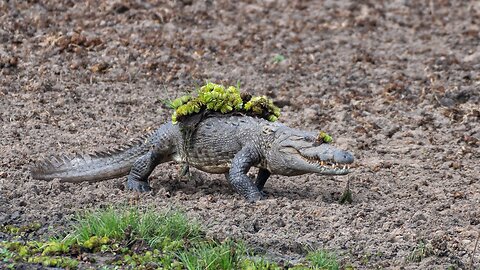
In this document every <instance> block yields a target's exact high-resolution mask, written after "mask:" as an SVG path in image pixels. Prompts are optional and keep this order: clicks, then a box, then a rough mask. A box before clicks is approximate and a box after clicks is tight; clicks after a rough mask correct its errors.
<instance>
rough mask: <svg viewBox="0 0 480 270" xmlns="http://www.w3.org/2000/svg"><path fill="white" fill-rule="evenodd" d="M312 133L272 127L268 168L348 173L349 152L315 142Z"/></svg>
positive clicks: (290, 172)
mask: <svg viewBox="0 0 480 270" xmlns="http://www.w3.org/2000/svg"><path fill="white" fill-rule="evenodd" d="M316 135H317V134H315V133H311V132H305V131H302V130H296V129H291V128H286V127H285V128H280V129H278V130H276V132H275V135H274V137H275V138H274V142H273V143H272V144H271V148H270V151H269V153H268V157H267V166H268V169H269V170H270V171H271V172H272V173H275V174H280V175H301V174H305V173H319V174H326V175H344V174H348V173H349V172H350V169H349V164H351V163H353V160H354V157H353V155H352V154H351V153H349V152H347V151H344V150H341V149H338V148H335V147H334V146H333V145H331V144H329V143H323V142H319V141H318V138H317V136H316Z"/></svg>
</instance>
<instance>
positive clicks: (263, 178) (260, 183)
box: [255, 168, 270, 191]
mask: <svg viewBox="0 0 480 270" xmlns="http://www.w3.org/2000/svg"><path fill="white" fill-rule="evenodd" d="M268 177H270V171H268V170H267V169H262V168H260V169H259V170H258V174H257V179H256V180H255V185H256V186H257V188H258V190H260V191H262V190H263V187H264V186H265V183H266V182H267V180H268Z"/></svg>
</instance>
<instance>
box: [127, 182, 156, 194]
mask: <svg viewBox="0 0 480 270" xmlns="http://www.w3.org/2000/svg"><path fill="white" fill-rule="evenodd" d="M127 189H128V190H133V191H138V192H148V191H150V190H152V188H151V187H150V186H149V185H148V182H145V181H136V180H131V179H128V180H127Z"/></svg>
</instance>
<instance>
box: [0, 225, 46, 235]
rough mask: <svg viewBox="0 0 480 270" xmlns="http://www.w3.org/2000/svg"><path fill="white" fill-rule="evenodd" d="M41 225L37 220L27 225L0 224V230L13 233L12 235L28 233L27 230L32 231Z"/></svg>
mask: <svg viewBox="0 0 480 270" xmlns="http://www.w3.org/2000/svg"><path fill="white" fill-rule="evenodd" d="M41 227H42V224H40V223H38V222H34V223H31V224H28V225H24V226H20V227H17V226H14V225H2V226H0V232H2V233H6V234H13V235H18V234H22V233H28V232H33V231H36V230H38V229H40V228H41Z"/></svg>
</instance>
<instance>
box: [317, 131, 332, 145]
mask: <svg viewBox="0 0 480 270" xmlns="http://www.w3.org/2000/svg"><path fill="white" fill-rule="evenodd" d="M317 141H318V142H320V143H331V142H333V138H332V136H330V135H328V134H327V133H326V132H324V131H320V133H319V134H318V137H317Z"/></svg>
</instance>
